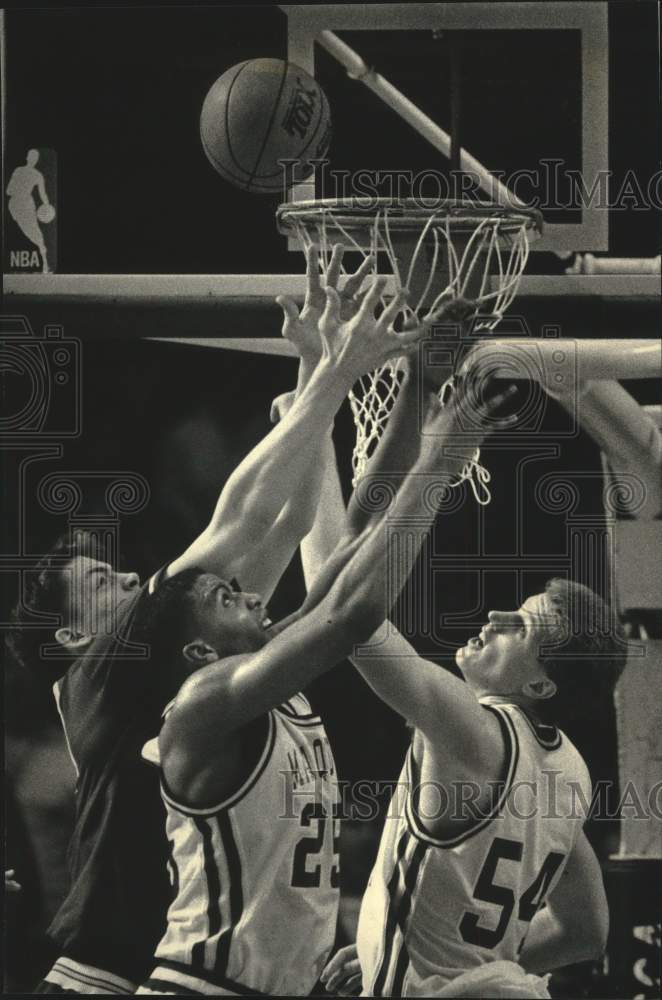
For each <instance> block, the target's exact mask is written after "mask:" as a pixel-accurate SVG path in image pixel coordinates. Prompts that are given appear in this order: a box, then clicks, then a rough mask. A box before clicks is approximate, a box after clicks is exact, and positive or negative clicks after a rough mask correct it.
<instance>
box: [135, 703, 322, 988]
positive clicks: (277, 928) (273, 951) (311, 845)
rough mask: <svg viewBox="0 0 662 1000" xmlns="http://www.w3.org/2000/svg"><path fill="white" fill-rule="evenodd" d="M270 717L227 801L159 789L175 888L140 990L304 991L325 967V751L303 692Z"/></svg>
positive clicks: (150, 754) (151, 747)
mask: <svg viewBox="0 0 662 1000" xmlns="http://www.w3.org/2000/svg"><path fill="white" fill-rule="evenodd" d="M268 721H269V735H268V738H267V741H266V744H265V747H264V750H263V753H262V755H261V757H260V760H259V761H258V763H257V765H256V767H255V768H254V769H253V772H252V774H251V775H250V777H249V778H248V779H247V781H245V782H244V784H243V786H242V787H241V788H240V789H239V790H238V791H237V792H236V793H235V794H234V795H232V797H231V798H228V799H227V800H226V801H225V802H221V803H219V804H218V805H217V806H215V807H214V808H213V809H189V808H185V807H183V806H182V805H180V804H179V803H177V802H175V801H174V800H173V799H172V798H171V797H170V796H169V795H168V794H167V791H166V790H165V789H163V798H164V801H165V804H166V810H167V823H166V830H167V836H168V840H169V841H170V845H171V859H172V873H173V880H174V895H175V898H174V900H173V902H172V904H171V906H170V908H169V910H168V927H167V931H166V933H165V935H164V937H163V938H162V940H161V942H160V944H159V946H158V948H157V950H156V968H155V969H154V971H153V973H152V975H151V977H150V979H149V980H148V982H147V983H146V984H145V987H144V988H143V990H142V991H141V992H146V993H147V992H156V993H163V992H167V991H168V990H173V989H174V990H178V991H180V992H181V991H182V990H183V991H194V992H198V993H203V994H214V995H231V996H236V995H237V994H238V995H243V994H245V993H248V994H251V993H256V992H257V993H263V994H270V995H295V996H297V995H298V996H306V995H308V994H309V993H310V992H311V990H312V988H313V986H314V985H315V983H316V981H317V979H318V978H319V974H320V972H321V971H322V969H323V968H324V965H325V963H326V960H327V957H328V955H329V952H330V950H331V947H332V945H333V942H334V938H335V933H336V918H337V910H338V897H339V888H338V886H339V860H338V837H339V825H340V820H339V801H338V789H337V782H336V771H335V765H334V761H333V754H332V753H331V748H330V746H329V741H328V739H327V736H326V733H325V731H324V728H323V726H322V723H321V721H320V719H319V718H318V717H317V716H314V715H312V713H311V710H310V706H309V704H308V702H307V701H306V699H305V698H304V697H303V695H295V696H294V697H293V698H291V699H290V700H289V701H288V702H287V703H286V704H284V705H281V706H280V707H279V708H277V709H274V710H273V711H271V712H270V713H269V716H268ZM155 742H156V741H152V742H151V743H150V744H148V745H147V746H146V748H145V751H144V755H145V756H146V757H147V758H148V759H151V760H154V759H155V758H154V752H155V747H154V743H155ZM156 752H157V753H158V748H156Z"/></svg>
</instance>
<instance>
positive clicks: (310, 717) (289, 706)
mask: <svg viewBox="0 0 662 1000" xmlns="http://www.w3.org/2000/svg"><path fill="white" fill-rule="evenodd" d="M297 697H299V698H301V700H302V701H304V699H303V696H302V695H298V696H297ZM306 707H307V709H308V711H306V712H297V710H296V707H295V705H294V704H293V699H292V698H290V699H289V700H288V701H285V702H283V704H282V705H278V706H277V707H276V711H277V712H280V713H281V715H285V716H286V717H287V718H288V719H290V721H291V722H295V723H297V725H302V724H307V725H318V726H319V725H321V724H322V720H321V719H320V717H319V715H316V714H315V713H314V712H313V711H311V709H310V705H308V702H306Z"/></svg>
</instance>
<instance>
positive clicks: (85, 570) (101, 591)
mask: <svg viewBox="0 0 662 1000" xmlns="http://www.w3.org/2000/svg"><path fill="white" fill-rule="evenodd" d="M64 580H65V586H66V588H67V609H68V618H69V622H68V625H69V626H70V627H71V628H72V629H74V631H76V632H78V633H80V634H82V635H87V636H95V635H97V634H98V633H100V632H103V633H104V634H105V633H108V632H111V631H112V630H113V628H114V625H115V623H116V620H117V613H118V611H119V610H120V608H121V607H122V605H123V604H125V603H126V602H127V601H129V600H131V598H132V597H133V596H134V595H135V592H136V589H137V588H138V587H139V585H140V580H139V578H138V574H137V573H119V572H118V571H117V570H115V569H113V567H112V566H111V565H110V563H106V562H100V561H99V560H98V559H90V558H88V557H87V556H76V557H75V558H74V559H72V560H71V562H70V563H69V564H68V565H67V567H66V570H65V572H64Z"/></svg>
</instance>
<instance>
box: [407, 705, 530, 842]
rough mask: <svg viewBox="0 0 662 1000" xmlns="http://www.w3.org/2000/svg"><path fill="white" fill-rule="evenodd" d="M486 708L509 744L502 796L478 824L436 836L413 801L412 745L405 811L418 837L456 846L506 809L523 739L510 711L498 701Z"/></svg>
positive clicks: (410, 827)
mask: <svg viewBox="0 0 662 1000" xmlns="http://www.w3.org/2000/svg"><path fill="white" fill-rule="evenodd" d="M483 708H485V709H487V710H488V711H489V712H493V713H494V715H496V717H497V719H498V720H499V724H500V726H501V733H502V735H503V741H504V745H505V748H506V761H507V766H506V777H505V780H504V783H503V790H502V792H501V795H500V796H499V800H498V802H497V803H496V805H495V806H494V808H493V809H491V810H490V812H489V814H488V815H487V816H483V817H482V818H481V819H479V820H476V822H475V824H473V825H471V826H470V827H469V828H468V829H467V830H464V831H463V832H462V833H460V834H458V835H457V836H455V837H448V838H443V839H442V838H439V837H432V836H431V835H430V834H429V833H427V832H426V831H425V830H424V829H423V827H422V825H421V822H420V820H419V819H418V817H417V816H416V814H415V812H414V807H413V802H412V788H413V780H412V779H413V769H412V749H411V748H410V750H409V753H408V754H407V779H408V783H409V789H408V791H407V799H406V804H405V812H406V816H407V825H408V826H409V829H410V831H411V833H412V834H413V835H414V837H416V839H417V840H420V841H422V842H423V843H425V844H431V845H432V846H433V847H444V848H448V847H456V846H457V845H458V844H462V843H464V842H465V841H466V840H470V839H471V837H475V836H476V834H477V833H480V831H481V830H484V829H485V827H486V826H488V825H489V824H490V823H491V822H492V820H493V819H494V818H495V817H496V816H498V815H499V813H500V812H501V810H502V809H503V806H504V803H505V802H506V799H507V798H508V795H509V794H510V790H511V788H512V785H513V781H514V779H515V772H516V770H517V762H518V760H519V740H518V738H517V732H516V731H515V726H514V725H513V722H512V719H511V718H510V717H509V715H508V713H507V712H504V711H502V710H501V709H499V708H498V707H497V706H495V705H483Z"/></svg>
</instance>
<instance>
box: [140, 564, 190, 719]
mask: <svg viewBox="0 0 662 1000" xmlns="http://www.w3.org/2000/svg"><path fill="white" fill-rule="evenodd" d="M203 574H204V570H202V569H198V568H192V569H185V570H182V572H181V573H177V575H176V576H173V577H170V578H169V579H167V580H164V581H163V583H161V584H159V586H158V587H157V588H156V591H155V592H154V594H152V595H151V596H150V598H149V600H147V601H145V602H144V603H143V605H142V607H141V608H140V610H139V611H138V613H137V616H136V619H135V622H134V625H133V628H132V630H131V639H132V641H135V642H143V643H145V644H146V645H148V646H149V648H150V657H151V659H152V661H153V662H154V663H155V664H157V665H158V676H159V678H160V682H159V686H160V687H161V681H162V683H163V687H162V688H161V697H162V699H163V703H164V704H165V703H166V702H167V701H169V700H171V699H172V698H174V696H175V695H176V693H177V691H178V690H179V688H180V687H181V684H182V682H183V680H184V673H183V670H182V667H183V666H184V658H183V655H182V650H183V648H184V646H185V645H186V643H187V642H190V641H191V639H192V638H194V621H195V618H194V609H195V602H194V588H195V583H196V581H197V580H198V578H199V577H200V576H202V575H203Z"/></svg>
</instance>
